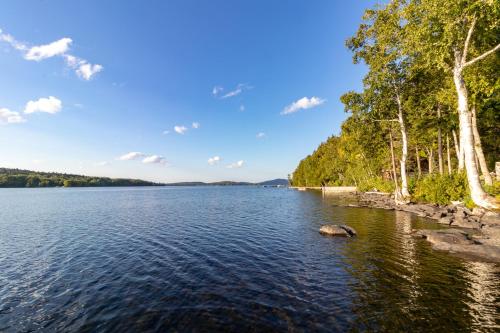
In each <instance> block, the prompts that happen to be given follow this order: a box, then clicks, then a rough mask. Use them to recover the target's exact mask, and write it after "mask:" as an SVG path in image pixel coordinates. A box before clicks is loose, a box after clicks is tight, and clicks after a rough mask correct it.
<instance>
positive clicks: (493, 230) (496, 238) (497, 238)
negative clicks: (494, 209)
mask: <svg viewBox="0 0 500 333" xmlns="http://www.w3.org/2000/svg"><path fill="white" fill-rule="evenodd" d="M481 231H482V232H483V235H484V240H483V241H482V243H484V244H487V245H492V246H499V247H500V227H498V226H490V225H485V226H484V227H483V228H482V229H481Z"/></svg>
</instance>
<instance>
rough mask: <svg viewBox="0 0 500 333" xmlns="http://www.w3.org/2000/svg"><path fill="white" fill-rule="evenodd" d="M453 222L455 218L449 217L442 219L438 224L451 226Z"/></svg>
mask: <svg viewBox="0 0 500 333" xmlns="http://www.w3.org/2000/svg"><path fill="white" fill-rule="evenodd" d="M452 221H453V216H449V215H448V216H444V217H442V218H440V219H439V220H438V221H437V222H438V223H440V224H446V225H450V224H451V222H452Z"/></svg>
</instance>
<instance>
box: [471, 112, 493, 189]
mask: <svg viewBox="0 0 500 333" xmlns="http://www.w3.org/2000/svg"><path fill="white" fill-rule="evenodd" d="M471 111H472V135H473V136H474V148H475V151H476V156H477V159H478V161H479V166H480V167H481V173H482V174H483V177H484V182H485V183H486V184H487V185H490V186H491V185H493V179H491V175H490V172H489V171H488V165H487V164H486V159H485V158H484V153H483V147H482V145H481V137H480V136H479V131H478V129H477V116H476V106H473V107H472V110H471Z"/></svg>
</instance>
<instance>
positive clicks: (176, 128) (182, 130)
mask: <svg viewBox="0 0 500 333" xmlns="http://www.w3.org/2000/svg"><path fill="white" fill-rule="evenodd" d="M187 130H188V129H187V127H186V126H179V125H177V126H174V131H176V132H177V133H179V134H184V133H186V131H187Z"/></svg>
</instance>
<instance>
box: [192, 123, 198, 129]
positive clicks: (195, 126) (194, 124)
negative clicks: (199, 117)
mask: <svg viewBox="0 0 500 333" xmlns="http://www.w3.org/2000/svg"><path fill="white" fill-rule="evenodd" d="M192 126H193V128H194V129H198V128H200V123H197V122H194V123H193V125H192Z"/></svg>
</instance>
